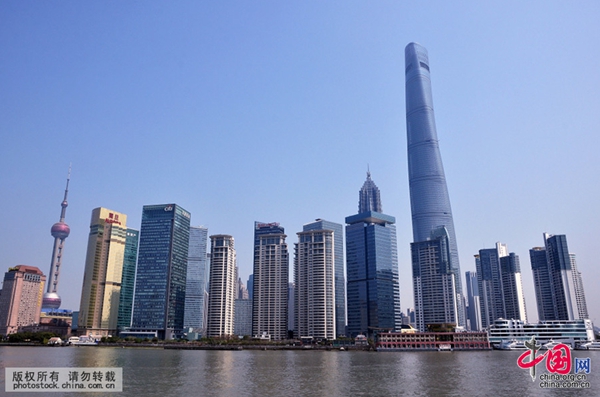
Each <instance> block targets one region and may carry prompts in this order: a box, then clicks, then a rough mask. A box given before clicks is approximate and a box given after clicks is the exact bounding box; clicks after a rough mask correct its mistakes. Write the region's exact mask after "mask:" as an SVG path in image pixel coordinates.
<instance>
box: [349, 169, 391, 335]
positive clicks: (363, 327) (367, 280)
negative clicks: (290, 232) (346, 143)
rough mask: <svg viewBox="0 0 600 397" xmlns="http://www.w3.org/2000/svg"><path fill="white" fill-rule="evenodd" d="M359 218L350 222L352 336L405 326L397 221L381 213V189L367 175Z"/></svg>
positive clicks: (356, 217) (350, 320) (350, 326)
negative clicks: (403, 322)
mask: <svg viewBox="0 0 600 397" xmlns="http://www.w3.org/2000/svg"><path fill="white" fill-rule="evenodd" d="M358 208H359V210H360V211H362V212H360V213H359V214H357V215H353V216H349V217H347V218H346V223H347V225H346V270H347V280H348V290H347V297H348V306H347V307H348V336H351V337H355V336H357V335H359V334H364V335H367V334H372V333H373V332H376V331H383V330H392V331H394V330H399V329H400V326H401V325H402V316H401V315H402V311H401V309H400V286H399V281H398V250H397V242H396V227H395V225H394V223H395V221H396V219H395V218H394V217H393V216H389V215H385V214H383V213H381V211H382V209H381V198H380V194H379V189H378V188H377V186H375V183H374V182H373V181H372V180H371V173H370V172H367V180H366V181H365V183H364V185H363V187H362V189H361V190H360V194H359V207H358Z"/></svg>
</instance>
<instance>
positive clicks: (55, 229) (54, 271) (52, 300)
mask: <svg viewBox="0 0 600 397" xmlns="http://www.w3.org/2000/svg"><path fill="white" fill-rule="evenodd" d="M70 179H71V166H70V165H69V174H68V176H67V187H66V188H65V198H64V199H63V201H62V203H60V206H61V207H62V209H61V211H60V220H59V221H58V222H56V223H55V224H54V225H52V229H50V233H51V234H52V237H54V248H53V249H52V263H51V264H50V274H49V275H48V287H47V288H46V293H45V294H44V298H43V300H42V309H51V310H54V309H58V308H59V307H60V303H61V299H60V296H58V294H57V293H56V287H57V286H58V277H59V275H60V265H61V263H62V255H63V246H64V243H65V239H66V238H67V237H69V233H70V232H71V229H70V228H69V225H67V224H66V223H65V214H66V213H67V206H68V205H69V204H68V203H67V194H68V193H69V180H70Z"/></svg>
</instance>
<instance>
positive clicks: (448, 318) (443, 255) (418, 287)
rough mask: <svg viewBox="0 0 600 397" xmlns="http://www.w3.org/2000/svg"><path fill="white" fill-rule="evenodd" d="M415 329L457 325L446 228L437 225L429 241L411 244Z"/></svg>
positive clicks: (455, 301)
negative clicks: (437, 325)
mask: <svg viewBox="0 0 600 397" xmlns="http://www.w3.org/2000/svg"><path fill="white" fill-rule="evenodd" d="M410 250H411V256H412V270H413V290H414V294H415V318H416V326H417V327H416V328H417V329H419V330H420V331H422V332H425V331H427V330H428V327H429V326H430V325H435V324H454V325H457V319H458V316H457V294H456V287H455V278H454V272H453V271H452V269H451V267H450V247H449V244H448V231H447V230H446V229H445V228H443V227H441V228H437V229H434V230H433V231H432V232H431V237H430V239H429V240H426V241H420V242H417V243H411V245H410Z"/></svg>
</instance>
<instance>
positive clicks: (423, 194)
mask: <svg viewBox="0 0 600 397" xmlns="http://www.w3.org/2000/svg"><path fill="white" fill-rule="evenodd" d="M405 63H406V68H405V74H406V131H407V142H408V179H409V187H410V205H411V213H412V226H413V240H414V242H416V243H418V242H422V241H426V240H427V239H428V238H429V237H430V234H431V231H432V230H434V229H436V228H438V227H440V226H442V227H444V228H445V229H446V231H447V235H448V236H447V237H448V244H449V249H450V258H449V265H450V269H451V271H452V273H453V274H454V277H455V285H456V294H458V295H459V297H458V298H457V299H456V301H457V302H458V306H457V310H458V313H455V315H456V317H457V321H458V324H459V325H463V326H464V325H465V319H464V311H463V309H462V283H461V281H460V280H461V278H460V265H459V261H458V248H457V244H456V236H455V233H454V220H453V219H452V209H451V207H450V197H449V195H448V188H447V186H446V177H445V174H444V167H443V165H442V157H441V155H440V149H439V144H438V138H437V131H436V126H435V118H434V113H433V96H432V93H431V79H430V68H429V56H428V54H427V50H426V49H425V48H424V47H423V46H421V45H419V44H417V43H410V44H408V45H407V46H406V49H405ZM413 263H414V262H413Z"/></svg>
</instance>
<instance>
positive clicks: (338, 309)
mask: <svg viewBox="0 0 600 397" xmlns="http://www.w3.org/2000/svg"><path fill="white" fill-rule="evenodd" d="M309 230H332V231H333V240H334V242H335V244H334V250H333V263H334V283H335V284H334V290H335V329H336V332H337V334H336V335H337V336H342V335H345V333H346V277H345V273H344V228H343V226H342V225H341V224H339V223H335V222H330V221H326V220H324V219H315V221H314V222H310V223H307V224H305V225H304V226H303V227H302V231H305V232H306V231H309Z"/></svg>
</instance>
